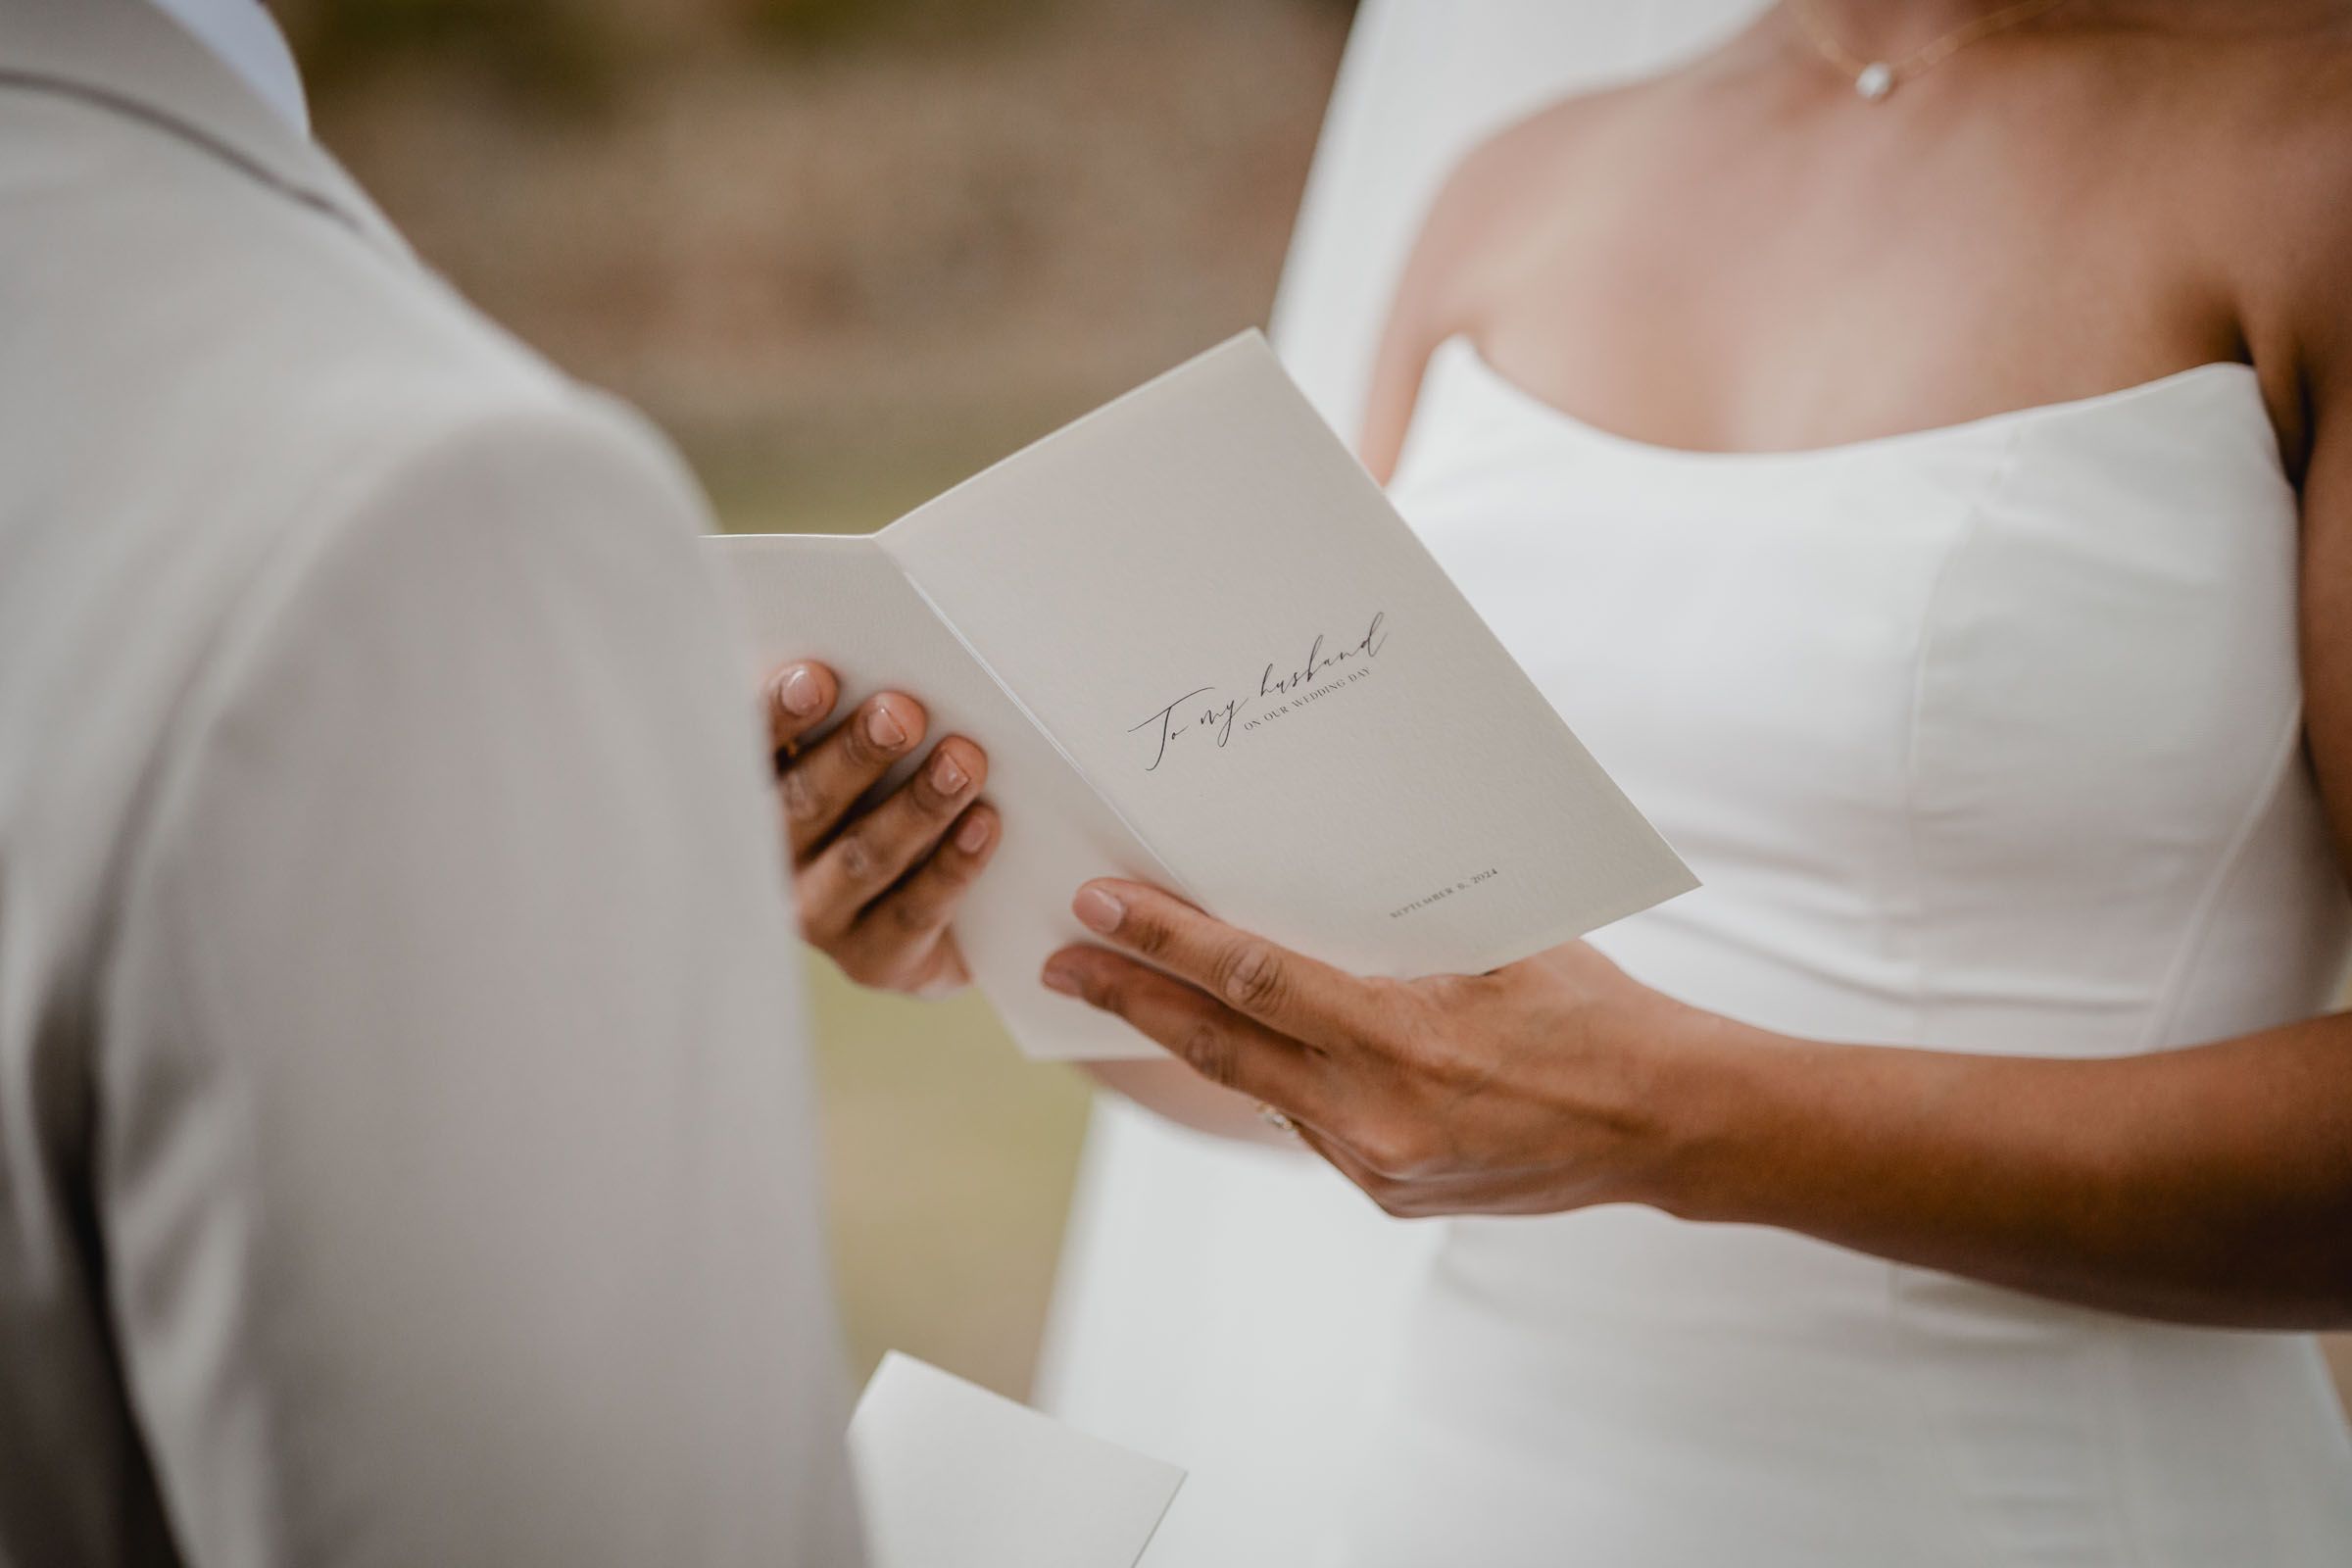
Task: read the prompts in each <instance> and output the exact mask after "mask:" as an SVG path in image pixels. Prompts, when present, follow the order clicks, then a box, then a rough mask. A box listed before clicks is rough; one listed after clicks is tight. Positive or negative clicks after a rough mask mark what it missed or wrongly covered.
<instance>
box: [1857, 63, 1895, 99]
mask: <svg viewBox="0 0 2352 1568" xmlns="http://www.w3.org/2000/svg"><path fill="white" fill-rule="evenodd" d="M1854 91H1855V92H1856V93H1858V94H1859V95H1860V96H1861V97H1862V98H1863V99H1864V100H1865V101H1866V102H1869V103H1874V104H1875V103H1877V102H1878V101H1879V100H1880V99H1882V98H1884V97H1886V96H1887V94H1888V93H1890V92H1892V91H1894V68H1893V67H1891V66H1889V65H1887V62H1886V61H1884V60H1879V61H1874V62H1872V63H1871V64H1869V65H1867V66H1864V67H1863V68H1862V74H1860V75H1858V76H1856V77H1855V78H1854Z"/></svg>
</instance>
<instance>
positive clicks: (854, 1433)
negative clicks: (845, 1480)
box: [849, 1351, 1184, 1568]
mask: <svg viewBox="0 0 2352 1568" xmlns="http://www.w3.org/2000/svg"><path fill="white" fill-rule="evenodd" d="M849 1441H850V1469H851V1473H852V1476H853V1477H854V1478H855V1481H856V1483H857V1487H858V1505H859V1508H860V1511H861V1512H862V1513H863V1514H864V1516H865V1536H866V1556H867V1559H868V1561H869V1562H870V1563H871V1565H872V1568H1134V1565H1135V1562H1136V1559H1138V1558H1140V1557H1141V1556H1143V1554H1144V1548H1145V1547H1146V1546H1147V1545H1149V1544H1151V1541H1152V1532H1153V1531H1155V1530H1157V1529H1158V1528H1159V1521H1160V1516H1161V1515H1163V1514H1165V1513H1166V1512H1167V1511H1168V1504H1169V1503H1170V1502H1171V1501H1173V1500H1174V1498H1175V1496H1176V1489H1177V1488H1178V1487H1179V1486H1181V1485H1183V1482H1184V1472H1183V1471H1181V1470H1179V1469H1177V1468H1176V1467H1175V1466H1174V1465H1169V1464H1162V1463H1160V1462H1159V1461H1158V1460H1156V1459H1147V1458H1145V1457H1144V1456H1143V1455H1141V1454H1138V1453H1131V1452H1129V1451H1128V1450H1127V1449H1125V1448H1121V1447H1118V1446H1115V1445H1112V1444H1108V1443H1104V1442H1103V1441H1102V1440H1100V1439H1098V1438H1090V1437H1088V1436H1086V1435H1085V1434H1084V1433H1081V1432H1074V1431H1072V1430H1071V1429H1070V1428H1068V1427H1065V1426H1063V1425H1061V1424H1060V1423H1059V1422H1057V1421H1054V1420H1052V1419H1050V1418H1048V1417H1046V1416H1042V1415H1040V1414H1038V1413H1037V1412H1036V1411H1035V1410H1031V1409H1029V1408H1027V1407H1026V1406H1024V1405H1019V1404H1015V1403H1013V1402H1012V1401H1011V1400H1010V1399H1007V1398H1004V1397H1001V1396H998V1395H994V1394H991V1393H989V1392H988V1391H987V1390H986V1389H981V1388H975V1387H973V1386H972V1385H971V1384H969V1383H966V1382H964V1381H963V1380H962V1379H960V1378H956V1377H951V1376H949V1375H948V1374H947V1373H945V1372H942V1371H940V1370H939V1369H938V1368H937V1367H934V1366H929V1365H926V1364H925V1363H923V1362H921V1361H917V1360H914V1359H913V1358H911V1357H909V1356H904V1355H900V1354H898V1353H897V1352H896V1351H893V1352H892V1353H891V1354H889V1355H886V1356H884V1357H883V1358H882V1365H881V1367H880V1369H879V1370H877V1371H876V1372H875V1373H874V1376H873V1381H871V1382H870V1383H868V1384H867V1385H866V1386H865V1393H864V1395H863V1396H862V1397H860V1398H859V1399H858V1409H857V1412H856V1413H855V1414H854V1415H853V1416H851V1418H850V1440H849Z"/></svg>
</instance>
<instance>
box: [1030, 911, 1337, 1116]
mask: <svg viewBox="0 0 2352 1568" xmlns="http://www.w3.org/2000/svg"><path fill="white" fill-rule="evenodd" d="M1044 978H1045V983H1046V985H1047V986H1048V987H1049V988H1051V989H1052V990H1054V991H1058V992H1060V993H1061V994H1062V995H1064V996H1070V997H1076V998H1078V999H1079V1000H1080V1001H1082V1002H1085V1003H1087V1004H1089V1005H1093V1006H1097V1007H1100V1008H1102V1009H1103V1011H1105V1012H1110V1013H1116V1014H1117V1015H1118V1016H1119V1017H1121V1018H1124V1019H1126V1020H1127V1022H1128V1023H1130V1024H1132V1025H1133V1026H1134V1027H1135V1028H1136V1030H1137V1031H1138V1032H1140V1033H1141V1034H1143V1035H1144V1036H1145V1037H1146V1038H1147V1039H1150V1040H1153V1041H1156V1042H1158V1043H1159V1044H1160V1045H1161V1046H1164V1047H1166V1048H1167V1050H1168V1051H1169V1052H1170V1053H1171V1054H1174V1055H1175V1056H1176V1057H1177V1058H1178V1059H1179V1060H1181V1061H1183V1062H1184V1063H1185V1064H1186V1065H1187V1066H1189V1067H1191V1068H1192V1069H1193V1070H1194V1071H1195V1072H1197V1073H1199V1074H1201V1077H1203V1078H1206V1079H1207V1080H1208V1081H1209V1082H1211V1083H1213V1084H1217V1085H1220V1086H1222V1087H1223V1088H1226V1089H1231V1090H1233V1091H1235V1092H1236V1093H1238V1094H1243V1095H1247V1096H1249V1097H1250V1099H1251V1100H1256V1101H1263V1102H1265V1103H1269V1104H1272V1105H1275V1106H1278V1107H1279V1108H1281V1109H1282V1110H1284V1111H1287V1112H1290V1113H1291V1114H1293V1115H1296V1116H1299V1117H1300V1118H1302V1119H1304V1120H1306V1121H1311V1122H1318V1123H1319V1122H1321V1121H1322V1120H1323V1118H1324V1114H1325V1112H1326V1109H1327V1103H1328V1096H1329V1094H1330V1078H1329V1075H1328V1071H1327V1068H1328V1062H1327V1061H1326V1059H1325V1058H1324V1056H1323V1055H1322V1054H1320V1053H1318V1052H1315V1051H1312V1050H1310V1049H1308V1048H1307V1047H1305V1046H1302V1045H1300V1044H1299V1042H1298V1041H1296V1040H1292V1039H1289V1038H1287V1037H1285V1036H1283V1035H1280V1034H1277V1033H1275V1031H1273V1030H1272V1029H1270V1028H1268V1027H1266V1025H1264V1024H1262V1023H1259V1022H1257V1021H1256V1020H1255V1019H1253V1018H1247V1017H1244V1016H1243V1015H1242V1014H1241V1013H1238V1012H1236V1011H1234V1010H1233V1009H1232V1008H1231V1007H1228V1006H1225V1005H1222V1004H1220V1003H1218V1002H1217V1001H1215V1000H1214V999H1213V998H1210V997H1206V996H1203V995H1201V993H1200V992H1199V991H1196V990H1195V989H1194V988H1193V987H1191V986H1189V985H1186V984H1185V983H1184V982H1183V981H1181V980H1177V979H1174V978H1172V977H1171V976H1168V975H1164V974H1161V973H1159V972H1158V971H1157V970H1155V969H1148V968H1146V967H1145V966H1144V965H1142V964H1140V963H1137V962H1136V961H1135V960H1134V959H1132V958H1128V957H1123V956H1120V955H1118V954H1115V953H1106V952H1104V951H1103V949H1101V948H1064V949H1062V950H1061V951H1060V952H1059V953H1056V954H1054V956H1053V957H1051V958H1049V959H1047V960H1046V970H1045V976H1044Z"/></svg>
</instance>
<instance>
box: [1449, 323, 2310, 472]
mask: <svg viewBox="0 0 2352 1568" xmlns="http://www.w3.org/2000/svg"><path fill="white" fill-rule="evenodd" d="M1441 368H1447V369H1454V368H1458V369H1459V370H1460V371H1461V372H1462V373H1466V374H1468V375H1470V376H1472V377H1474V378H1476V379H1478V380H1481V381H1483V382H1485V383H1486V384H1487V385H1488V387H1489V388H1490V389H1491V390H1493V391H1494V392H1495V393H1496V394H1498V395H1499V396H1501V397H1503V398H1505V399H1508V400H1510V401H1511V402H1514V403H1516V404H1518V405H1519V406H1520V407H1521V408H1523V409H1524V410H1526V412H1527V413H1528V414H1530V415H1531V416H1533V417H1535V418H1537V419H1538V420H1541V421H1544V422H1547V423H1549V424H1551V425H1552V426H1554V427H1555V428H1556V429H1557V430H1558V431H1559V432H1560V433H1561V434H1563V435H1567V436H1572V437H1574V438H1576V439H1578V440H1581V441H1585V442H1589V443H1591V444H1593V445H1594V446H1601V447H1607V448H1610V449H1611V450H1614V451H1616V452H1619V453H1622V454H1624V455H1626V456H1628V457H1632V458H1637V459H1648V460H1651V461H1654V462H1659V463H1685V464H1689V463H1695V464H1705V465H1711V466H1722V467H1739V466H1743V465H1744V466H1756V467H1775V466H1798V465H1806V464H1820V463H1836V462H1838V461H1840V460H1843V459H1849V458H1854V457H1860V456H1865V455H1878V454H1887V453H1898V452H1901V451H1903V450H1904V449H1906V448H1909V447H1914V446H1931V445H1934V444H1936V443H1939V442H1953V441H1970V440H1978V439H1982V438H1984V437H1986V436H1994V435H2001V434H2005V433H2007V432H2008V430H2009V429H2010V427H2012V426H2014V425H2019V424H2026V423H2031V422H2034V421H2038V420H2045V419H2064V418H2073V417H2082V416H2085V415H2103V414H2122V413H2127V412H2129V411H2131V409H2132V408H2133V407H2134V406H2135V405H2138V404H2141V403H2143V402H2147V401H2152V400H2158V399H2163V398H2166V397H2168V396H2171V395H2174V394H2176V393H2179V392H2181V391H2184V390H2187V389H2190V388H2194V387H2199V386H2201V385H2202V384H2203V383H2205V382H2208V381H2238V382H2242V383H2243V384H2244V386H2245V389H2246V392H2247V394H2248V395H2249V396H2250V397H2251V398H2252V400H2253V402H2254V404H2255V406H2256V407H2258V408H2259V407H2261V406H2262V385H2261V378H2260V376H2259V375H2258V374H2257V373H2256V371H2255V369H2254V367H2252V366H2251V365H2246V364H2243V363H2241V362H2239V361H2235V360H2212V361H2208V362H2207V363H2205V364H2203V365H2192V366H2188V367H2186V368H2182V369H2179V370H2175V371H2172V372H2171V373H2170V374H2167V375H2160V376H2157V377H2155V378H2154V379H2152V380H2147V381H2139V382H2134V383H2133V384H2131V385H2130V386H2124V387H2117V388H2114V389H2113V390H2110V391H2106V392H2093V393H2090V394H2088V395H2086V396H2083V397H2079V398H2065V399H2061V400H2059V401H2056V402H2051V403H2034V404H2027V405H2025V406H2023V407H2020V408H2014V409H2003V410H2000V411H1997V412H1995V413H1992V414H1985V415H1979V416H1977V417H1973V418H1968V419H1960V420H1955V421H1953V422H1952V423H1949V424H1934V425H1923V426H1921V427H1920V428H1918V429H1913V430H1895V431H1890V432H1888V433H1887V434H1884V435H1873V436H1862V437H1858V438H1856V439H1854V440H1850V441H1837V442H1827V443H1824V444H1822V445H1818V446H1806V447H1761V448H1756V449H1753V450H1749V449H1744V448H1718V447H1686V446H1676V445H1674V444H1672V443H1669V442H1660V441H1645V440H1643V439H1642V438H1641V437H1640V436H1633V435H1625V434H1621V433H1620V432H1618V431H1616V430H1613V429H1610V428H1609V427H1607V426H1605V425H1601V424H1596V423H1594V422H1593V421H1592V420H1590V419H1586V418H1583V417H1579V416H1577V415H1574V414H1571V413H1569V412H1568V411H1567V410H1566V409H1563V408H1561V407H1560V406H1559V405H1558V404H1556V403H1553V402H1552V401H1550V400H1549V399H1548V398H1545V397H1543V396H1541V395H1540V394H1538V393H1536V392H1534V391H1531V390H1530V389H1529V388H1527V387H1526V386H1523V385H1522V384H1520V382H1518V381H1517V380H1515V379H1513V378H1512V377H1511V376H1510V375H1509V374H1507V373H1506V372H1504V371H1503V370H1502V369H1501V368H1498V367H1497V366H1496V365H1495V362H1494V361H1493V360H1491V359H1489V358H1488V357H1487V354H1486V351H1485V350H1484V349H1482V348H1480V347H1479V345H1478V342H1477V340H1476V339H1475V338H1472V337H1470V336H1469V335H1468V334H1466V333H1464V334H1457V335H1455V336H1453V337H1449V338H1447V339H1446V341H1445V343H1443V344H1442V345H1441V346H1440V347H1439V349H1438V350H1437V353H1436V354H1435V355H1434V356H1433V357H1432V360H1431V365H1430V370H1429V375H1430V377H1431V378H1433V379H1434V378H1436V377H1437V376H1438V375H1439V373H1440V370H1441ZM2266 417H2267V413H2266Z"/></svg>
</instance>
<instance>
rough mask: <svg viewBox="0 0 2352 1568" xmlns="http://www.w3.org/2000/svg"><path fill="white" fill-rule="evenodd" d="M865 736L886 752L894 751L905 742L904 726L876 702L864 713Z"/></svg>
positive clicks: (905, 731) (905, 729)
mask: <svg viewBox="0 0 2352 1568" xmlns="http://www.w3.org/2000/svg"><path fill="white" fill-rule="evenodd" d="M865 738H866V739H867V740H870V741H872V742H873V743H874V744H875V745H876V746H879V747H881V748H882V749H883V750H884V751H886V752H895V751H897V750H898V749H899V748H900V747H902V746H904V745H906V744H907V727H906V726H905V725H903V724H901V723H900V722H899V721H898V718H897V716H896V715H894V714H893V713H892V712H891V711H890V710H889V709H887V708H885V707H883V706H881V705H880V704H876V705H875V706H874V707H873V708H872V709H871V710H869V711H867V713H866V715H865Z"/></svg>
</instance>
